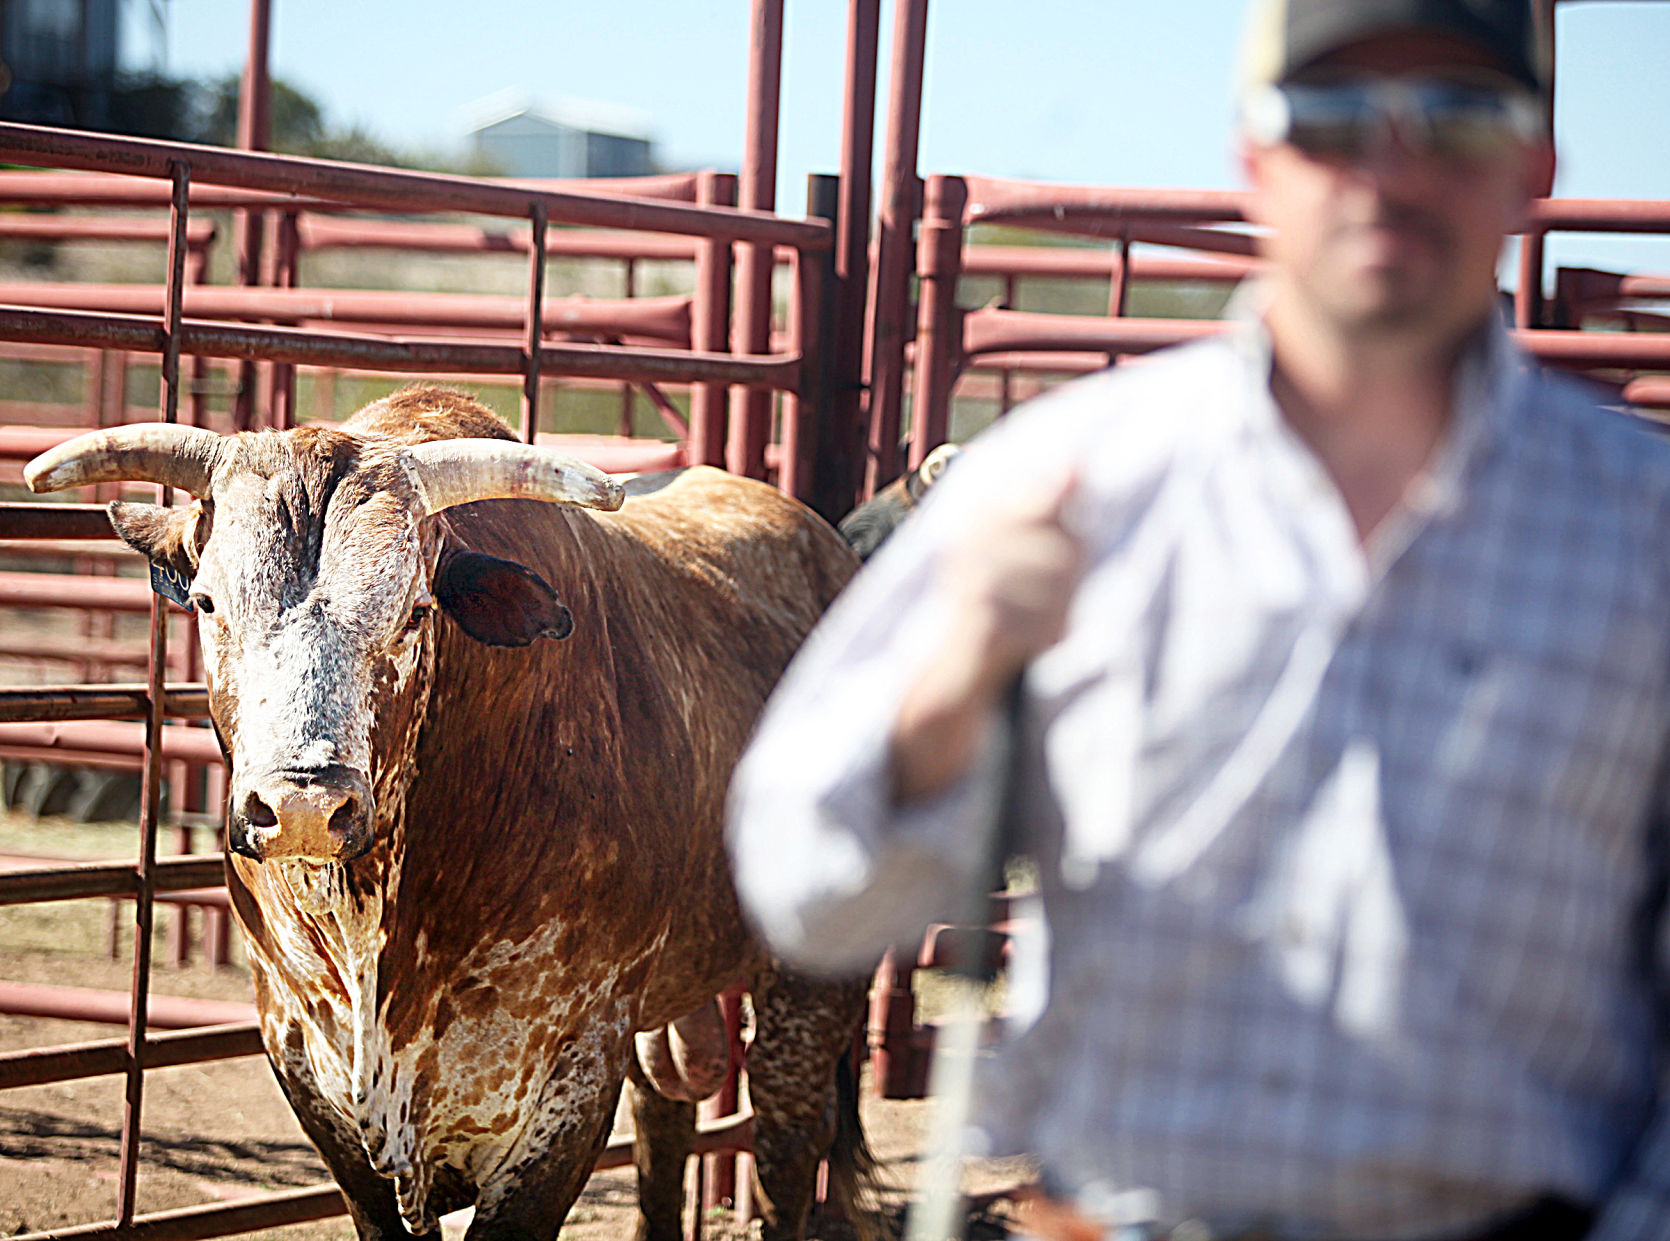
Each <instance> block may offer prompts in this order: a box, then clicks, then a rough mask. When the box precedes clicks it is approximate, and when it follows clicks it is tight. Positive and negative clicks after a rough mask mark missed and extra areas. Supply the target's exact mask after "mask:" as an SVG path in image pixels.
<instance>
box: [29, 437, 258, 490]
mask: <svg viewBox="0 0 1670 1241" xmlns="http://www.w3.org/2000/svg"><path fill="white" fill-rule="evenodd" d="M225 450H226V441H225V439H224V438H223V437H222V436H219V435H216V434H215V433H214V432H213V431H206V430H204V429H203V428H202V427H182V426H178V425H176V424H175V423H171V422H140V423H134V424H133V425H131V426H125V427H107V428H106V429H105V430H103V431H89V432H87V434H85V435H78V436H76V437H75V438H74V439H71V440H65V441H64V442H63V443H62V444H60V445H58V447H56V448H53V449H50V450H48V451H46V452H43V453H42V454H41V455H40V456H38V457H36V458H35V459H34V460H33V461H31V462H30V463H29V464H28V465H26V466H24V467H23V481H24V482H26V483H28V484H29V489H30V490H31V491H62V490H63V489H64V488H65V487H79V486H82V485H83V484H86V483H118V482H136V483H163V484H165V485H166V486H169V487H178V488H179V489H180V490H181V491H189V492H190V493H191V494H192V495H194V496H197V497H198V498H199V499H201V498H203V497H205V496H207V495H208V494H209V480H210V479H211V478H212V477H213V476H214V472H215V466H216V465H218V464H219V462H220V458H221V454H222V453H223V452H225Z"/></svg>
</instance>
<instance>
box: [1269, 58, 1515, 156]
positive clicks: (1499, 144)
mask: <svg viewBox="0 0 1670 1241" xmlns="http://www.w3.org/2000/svg"><path fill="white" fill-rule="evenodd" d="M1243 123H1244V126H1245V130H1246V134H1247V137H1248V138H1250V139H1251V140H1252V141H1253V142H1256V143H1258V144H1260V145H1263V146H1276V145H1279V144H1286V145H1289V146H1292V147H1295V148H1296V149H1298V150H1300V151H1302V152H1304V153H1305V154H1306V155H1310V156H1314V157H1317V158H1321V159H1341V160H1360V159H1363V158H1365V157H1367V156H1368V155H1370V154H1372V153H1375V152H1378V151H1380V150H1382V149H1384V146H1385V144H1386V143H1388V142H1390V141H1391V139H1392V135H1393V134H1394V133H1395V134H1396V135H1397V136H1398V137H1399V138H1400V139H1401V140H1402V142H1403V144H1404V146H1405V147H1407V148H1408V149H1409V150H1410V151H1413V152H1414V153H1416V154H1418V155H1426V156H1432V157H1435V158H1437V159H1441V160H1447V161H1453V162H1457V163H1483V162H1486V161H1489V160H1492V159H1495V158H1497V157H1498V156H1500V155H1502V154H1504V153H1505V152H1506V151H1508V150H1510V149H1512V148H1513V147H1514V146H1515V145H1517V144H1521V143H1527V142H1534V141H1536V140H1537V138H1538V137H1540V136H1542V135H1543V134H1544V133H1545V127H1544V124H1543V113H1542V107H1541V105H1540V104H1539V103H1538V102H1537V100H1536V99H1534V98H1533V97H1532V96H1531V95H1530V94H1529V93H1528V92H1525V91H1522V90H1516V89H1514V88H1512V87H1506V86H1502V85H1496V84H1490V85H1483V84H1474V83H1470V82H1455V81H1446V80H1442V79H1421V78H1352V79H1349V80H1346V81H1339V82H1287V83H1283V84H1281V85H1277V86H1266V87H1264V88H1263V89H1261V90H1260V91H1259V92H1258V93H1257V94H1255V95H1254V96H1253V97H1252V98H1251V99H1249V100H1248V102H1247V107H1246V111H1245V114H1244V117H1243Z"/></svg>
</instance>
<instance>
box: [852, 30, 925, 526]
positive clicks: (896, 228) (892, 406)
mask: <svg viewBox="0 0 1670 1241" xmlns="http://www.w3.org/2000/svg"><path fill="white" fill-rule="evenodd" d="M927 36H928V0H898V7H897V9H896V10H895V12H894V24H893V76H892V80H891V81H890V82H889V84H888V103H887V154H886V157H885V161H884V163H883V165H882V190H881V208H880V211H879V213H878V216H877V220H876V268H875V272H874V273H873V275H872V278H871V281H870V299H869V303H870V305H869V319H868V327H867V328H866V330H865V360H864V384H865V390H866V392H867V394H868V405H867V410H868V417H869V442H868V444H867V451H866V457H867V460H866V462H865V470H864V495H866V496H871V495H874V494H875V493H876V492H877V491H878V490H880V489H881V488H882V487H885V486H886V485H887V484H888V483H890V482H892V481H893V479H895V478H896V477H898V474H899V431H900V428H901V426H902V425H903V406H904V390H905V335H906V333H907V332H908V331H909V328H910V259H911V244H910V243H911V230H912V228H913V226H914V225H915V223H916V217H917V214H918V213H919V212H920V211H921V206H922V183H921V181H920V180H919V179H918V178H917V175H916V152H917V146H918V140H919V139H920V137H921V129H922V66H923V60H924V57H925V54H926V49H927Z"/></svg>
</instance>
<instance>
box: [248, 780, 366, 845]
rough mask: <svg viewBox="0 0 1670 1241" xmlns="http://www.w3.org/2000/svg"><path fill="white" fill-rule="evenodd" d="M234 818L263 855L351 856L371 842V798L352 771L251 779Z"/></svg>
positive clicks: (250, 842) (362, 783) (250, 841)
mask: <svg viewBox="0 0 1670 1241" xmlns="http://www.w3.org/2000/svg"><path fill="white" fill-rule="evenodd" d="M236 817H237V818H238V819H239V820H240V822H239V826H240V827H241V828H242V829H243V831H242V836H243V840H244V843H246V844H247V845H248V846H250V849H251V850H253V851H254V852H255V853H257V854H259V855H260V856H261V857H267V858H278V857H290V858H318V859H321V860H347V859H350V858H355V857H358V856H359V855H360V854H362V853H364V852H365V850H366V849H367V848H368V847H369V845H370V824H371V798H370V796H369V793H368V791H367V789H366V785H365V782H364V781H363V780H361V779H359V778H358V777H357V776H355V775H354V774H353V773H340V772H333V773H331V774H330V775H329V776H319V775H314V774H311V773H309V774H300V773H291V774H286V775H280V776H269V777H267V778H265V779H261V780H254V781H251V782H250V783H249V785H247V786H246V788H245V790H244V793H243V795H242V798H241V800H240V801H239V802H238V803H237V815H236ZM239 851H240V852H244V851H247V850H239Z"/></svg>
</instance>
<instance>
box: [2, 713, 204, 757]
mask: <svg viewBox="0 0 1670 1241" xmlns="http://www.w3.org/2000/svg"><path fill="white" fill-rule="evenodd" d="M145 735H146V726H145V725H144V724H138V723H133V724H129V723H119V722H116V721H109V720H63V721H58V722H48V723H29V724H0V746H5V747H7V748H8V749H13V750H15V749H19V748H23V747H27V748H30V749H35V750H40V751H42V752H43V755H44V754H48V753H50V752H56V751H58V750H64V751H68V752H91V753H99V754H108V755H112V756H117V757H121V756H127V757H130V758H143V757H144V756H145V753H146V749H145ZM160 735H161V737H162V745H161V747H160V748H159V749H160V754H161V756H162V757H163V758H166V759H170V760H172V759H179V760H181V761H182V762H187V763H200V764H210V763H214V764H218V763H219V762H220V745H219V743H218V742H216V741H215V735H214V733H213V732H212V731H211V730H210V729H207V728H186V727H183V726H181V725H178V724H170V725H168V726H166V727H164V728H163V729H162V730H161V733H160Z"/></svg>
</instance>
